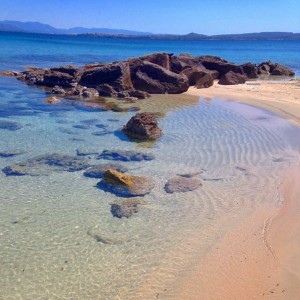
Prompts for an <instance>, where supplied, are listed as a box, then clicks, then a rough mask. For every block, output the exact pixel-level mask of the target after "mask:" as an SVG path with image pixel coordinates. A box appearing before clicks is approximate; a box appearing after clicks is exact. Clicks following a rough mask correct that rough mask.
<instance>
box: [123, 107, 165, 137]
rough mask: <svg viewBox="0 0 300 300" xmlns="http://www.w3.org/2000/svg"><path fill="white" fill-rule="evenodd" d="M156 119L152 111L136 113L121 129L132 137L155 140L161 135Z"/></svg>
mask: <svg viewBox="0 0 300 300" xmlns="http://www.w3.org/2000/svg"><path fill="white" fill-rule="evenodd" d="M156 119H157V117H156V115H155V114H153V113H149V112H144V113H137V114H136V115H135V116H133V117H132V118H131V119H130V120H129V121H128V122H127V124H126V125H125V126H124V127H123V129H122V131H123V132H124V133H125V134H126V135H128V136H129V137H131V138H134V139H139V140H156V139H157V138H159V137H160V136H161V135H162V130H161V129H160V128H159V127H158V124H157V120H156Z"/></svg>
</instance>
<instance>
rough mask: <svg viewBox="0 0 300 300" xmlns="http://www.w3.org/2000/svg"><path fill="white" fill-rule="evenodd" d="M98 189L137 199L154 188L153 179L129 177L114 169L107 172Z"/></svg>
mask: <svg viewBox="0 0 300 300" xmlns="http://www.w3.org/2000/svg"><path fill="white" fill-rule="evenodd" d="M98 187H99V188H101V189H102V190H104V191H107V192H110V193H113V194H115V195H117V196H121V197H136V196H144V195H146V194H149V193H150V192H151V190H152V189H153V187H154V181H153V180H152V179H151V178H148V177H143V176H135V175H128V174H124V173H121V172H118V171H116V170H113V169H109V170H106V171H105V172H104V175H103V179H102V180H101V181H100V182H99V184H98Z"/></svg>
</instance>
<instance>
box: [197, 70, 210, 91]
mask: <svg viewBox="0 0 300 300" xmlns="http://www.w3.org/2000/svg"><path fill="white" fill-rule="evenodd" d="M213 84H214V78H213V77H212V75H211V73H207V74H205V75H204V76H203V77H201V78H200V79H198V81H197V82H196V83H195V88H197V89H204V88H209V87H211V86H212V85H213Z"/></svg>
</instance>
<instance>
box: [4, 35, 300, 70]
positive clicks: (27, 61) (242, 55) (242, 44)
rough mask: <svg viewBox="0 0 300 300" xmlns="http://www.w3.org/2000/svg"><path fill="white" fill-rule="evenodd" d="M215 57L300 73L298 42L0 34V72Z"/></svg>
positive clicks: (299, 47)
mask: <svg viewBox="0 0 300 300" xmlns="http://www.w3.org/2000/svg"><path fill="white" fill-rule="evenodd" d="M160 51H165V52H169V53H175V54H179V53H183V52H188V53H191V54H193V55H206V54H210V55H217V56H221V57H223V58H225V59H227V60H229V61H232V62H235V63H244V62H248V61H251V62H254V63H260V62H262V61H265V60H272V61H274V62H279V63H282V64H285V65H288V66H289V67H291V68H293V69H294V70H295V71H296V72H297V75H299V73H300V55H299V53H300V41H169V40H143V39H118V38H104V37H87V36H57V35H41V34H24V33H3V32H2V33H0V70H6V69H22V68H23V67H24V66H28V65H34V66H52V65H57V64H69V63H74V64H86V63H93V62H111V61H115V60H123V59H126V58H128V57H134V56H140V55H144V54H148V53H152V52H160Z"/></svg>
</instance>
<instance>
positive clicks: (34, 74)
mask: <svg viewBox="0 0 300 300" xmlns="http://www.w3.org/2000/svg"><path fill="white" fill-rule="evenodd" d="M228 73H229V74H232V73H234V74H238V75H243V76H245V77H244V78H245V80H247V79H253V78H257V77H258V76H265V75H267V76H268V75H274V76H294V75H295V73H294V72H293V71H292V70H291V69H289V68H287V67H285V66H282V65H280V64H277V63H272V62H270V61H267V62H263V63H261V64H260V65H258V66H256V65H255V64H252V63H245V64H243V65H237V64H234V63H231V62H228V61H227V60H225V59H222V58H220V57H217V56H209V55H206V56H192V55H190V54H187V53H183V54H180V55H174V54H172V53H164V52H163V53H153V54H149V55H145V56H141V57H139V58H131V59H128V60H127V61H122V62H114V63H106V64H104V63H96V64H93V65H86V66H84V67H83V68H79V67H75V66H60V67H55V68H50V69H42V68H34V67H29V68H27V70H26V71H24V72H15V71H4V72H1V73H0V75H4V76H14V77H16V78H17V79H19V80H22V81H24V82H26V83H27V84H29V85H38V86H45V87H50V88H52V90H51V92H52V93H53V94H62V95H67V96H69V95H71V96H73V95H74V96H81V97H98V96H99V95H100V96H103V97H114V98H122V99H128V100H136V99H145V98H147V97H149V94H165V93H168V94H179V93H183V92H185V91H187V89H188V88H189V87H190V86H194V85H196V87H197V88H207V87H210V86H211V85H212V83H213V80H216V79H221V78H222V80H221V82H223V80H224V82H230V81H231V82H239V83H242V81H243V80H242V79H241V78H242V77H241V76H240V77H238V76H235V77H236V78H239V79H240V80H238V79H235V80H233V79H230V80H225V79H224V76H225V78H226V77H228V76H229V75H227V74H228ZM230 76H231V75H230ZM231 77H232V76H231ZM212 79H213V80H212ZM226 84H229V83H226ZM230 84H236V83H230Z"/></svg>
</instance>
